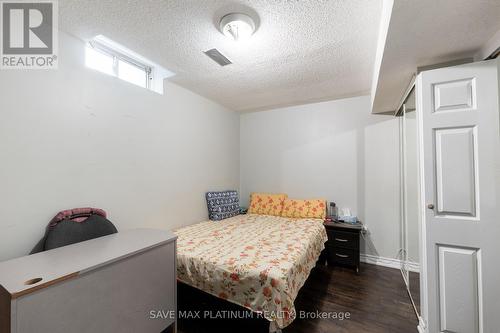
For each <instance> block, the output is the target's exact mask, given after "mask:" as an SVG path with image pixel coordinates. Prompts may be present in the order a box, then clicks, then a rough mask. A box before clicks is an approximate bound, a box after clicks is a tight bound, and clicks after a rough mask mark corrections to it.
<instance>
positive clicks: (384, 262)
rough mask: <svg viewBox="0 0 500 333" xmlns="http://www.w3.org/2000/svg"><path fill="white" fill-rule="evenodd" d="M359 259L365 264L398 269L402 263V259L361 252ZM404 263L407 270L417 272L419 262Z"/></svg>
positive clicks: (418, 270)
mask: <svg viewBox="0 0 500 333" xmlns="http://www.w3.org/2000/svg"><path fill="white" fill-rule="evenodd" d="M360 260H361V262H364V263H367V264H373V265H379V266H384V267H390V268H396V269H400V268H401V265H402V263H403V262H402V260H399V259H393V258H385V257H378V256H373V255H370V254H361V255H360ZM406 265H407V267H408V270H409V271H411V272H417V273H418V272H420V264H419V263H416V262H411V261H408V262H406Z"/></svg>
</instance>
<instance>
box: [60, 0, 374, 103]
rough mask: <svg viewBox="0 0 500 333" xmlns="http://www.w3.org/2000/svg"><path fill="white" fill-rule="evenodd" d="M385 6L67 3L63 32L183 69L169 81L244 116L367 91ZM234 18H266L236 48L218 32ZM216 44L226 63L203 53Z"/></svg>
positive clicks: (256, 1)
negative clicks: (241, 15)
mask: <svg viewBox="0 0 500 333" xmlns="http://www.w3.org/2000/svg"><path fill="white" fill-rule="evenodd" d="M381 2H382V0H330V1H328V0H323V1H321V0H317V1H313V0H308V1H306V0H274V1H272V0H248V1H222V0H177V1H173V0H136V1H134V0H127V1H125V0H87V1H81V0H59V13H60V15H59V17H60V23H59V25H60V29H61V30H63V31H66V32H69V33H70V34H73V35H75V36H77V37H80V38H82V39H84V40H87V39H90V38H92V37H93V36H95V35H99V34H102V35H104V36H106V37H109V38H111V39H113V40H114V41H116V42H118V43H120V44H122V45H124V46H126V47H128V48H130V49H132V50H134V51H136V52H138V53H140V54H142V55H144V56H145V57H147V58H149V59H151V60H152V61H154V62H156V63H158V64H160V65H162V66H164V67H165V68H167V69H169V70H172V71H174V72H175V73H176V74H177V75H176V76H175V77H173V78H171V79H170V80H171V81H173V82H176V83H177V84H179V85H181V86H184V87H186V88H188V89H190V90H192V91H194V92H196V93H198V94H200V95H203V96H206V97H208V98H210V99H212V100H214V101H217V102H219V103H220V104H222V105H224V106H226V107H228V108H230V109H233V110H236V111H255V110H265V109H269V108H273V107H279V106H287V105H293V104H301V103H306V102H312V101H321V100H328V99H335V98H341V97H347V96H354V95H360V94H365V93H368V92H369V90H370V86H371V78H372V72H373V61H374V55H375V49H376V41H377V32H378V25H379V19H380V11H381ZM230 12H244V13H248V14H250V15H252V16H255V15H257V16H258V17H259V20H258V22H257V24H258V30H257V31H256V33H255V34H254V35H253V36H252V38H251V39H250V40H248V41H247V42H245V43H241V44H240V43H235V42H233V41H231V40H229V39H227V38H226V37H224V36H223V35H222V34H220V33H219V31H218V30H217V27H216V25H217V24H218V21H219V19H220V17H222V16H224V15H225V14H227V13H230ZM211 48H217V49H218V50H219V51H221V52H222V53H223V54H224V55H225V56H226V57H228V58H229V59H230V60H231V61H232V62H233V64H232V65H229V66H225V67H220V66H219V65H217V64H216V63H215V62H213V61H212V60H211V59H209V58H208V57H207V56H206V55H204V54H203V51H206V50H208V49H211Z"/></svg>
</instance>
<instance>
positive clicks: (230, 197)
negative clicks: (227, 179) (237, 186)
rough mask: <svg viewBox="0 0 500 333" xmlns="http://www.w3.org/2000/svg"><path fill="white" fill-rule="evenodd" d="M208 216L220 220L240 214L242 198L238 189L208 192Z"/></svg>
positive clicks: (213, 219)
mask: <svg viewBox="0 0 500 333" xmlns="http://www.w3.org/2000/svg"><path fill="white" fill-rule="evenodd" d="M205 197H206V198H207V206H208V218H209V219H210V220H212V221H220V220H223V219H227V218H228V217H232V216H236V215H239V213H240V199H239V197H238V191H221V192H207V193H206V195H205Z"/></svg>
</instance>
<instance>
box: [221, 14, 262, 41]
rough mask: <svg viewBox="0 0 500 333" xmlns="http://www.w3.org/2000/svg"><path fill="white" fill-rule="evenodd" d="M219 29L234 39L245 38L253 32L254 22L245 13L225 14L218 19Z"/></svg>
mask: <svg viewBox="0 0 500 333" xmlns="http://www.w3.org/2000/svg"><path fill="white" fill-rule="evenodd" d="M220 31H221V32H222V33H223V34H224V36H226V37H229V38H231V39H233V40H235V41H241V40H245V39H248V38H249V37H250V36H252V34H253V33H254V31H255V22H254V21H253V20H252V18H251V17H250V16H248V15H246V14H241V13H231V14H227V15H226V16H224V17H223V18H222V19H221V20H220Z"/></svg>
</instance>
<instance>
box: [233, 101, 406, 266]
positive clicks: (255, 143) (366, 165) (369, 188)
mask: <svg viewBox="0 0 500 333" xmlns="http://www.w3.org/2000/svg"><path fill="white" fill-rule="evenodd" d="M398 131H399V129H398V120H397V119H396V118H394V117H392V116H383V115H372V114H370V97H369V96H363V97H356V98H349V99H343V100H337V101H330V102H324V103H317V104H308V105H302V106H295V107H288V108H282V109H276V110H272V111H265V112H256V113H248V114H243V115H242V116H241V118H240V133H241V136H240V147H241V149H240V179H241V183H240V189H241V197H242V201H243V202H244V203H248V195H249V194H250V192H253V191H259V192H285V193H288V195H289V196H291V197H295V198H308V197H313V198H314V197H323V198H326V199H327V200H329V201H335V202H336V203H337V204H338V205H339V206H340V207H348V208H350V209H351V210H352V212H353V213H354V214H357V215H358V217H359V218H360V219H361V220H362V221H363V222H364V223H365V224H366V225H367V226H368V228H369V231H370V233H369V235H368V236H367V239H368V240H367V241H366V242H365V241H363V243H362V248H361V251H362V252H363V253H367V254H371V255H376V256H382V257H389V258H393V257H395V256H396V254H397V251H398V249H399V245H400V244H399V232H400V229H399V228H400V225H399V216H400V215H399V214H400V212H399V191H400V189H399V143H398V142H399V141H398V140H399V137H398V135H399V134H398V133H399V132H398Z"/></svg>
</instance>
